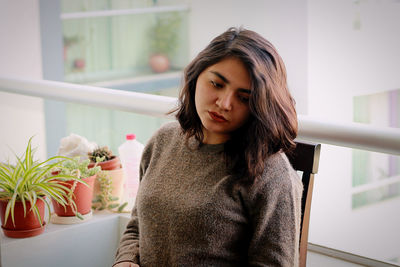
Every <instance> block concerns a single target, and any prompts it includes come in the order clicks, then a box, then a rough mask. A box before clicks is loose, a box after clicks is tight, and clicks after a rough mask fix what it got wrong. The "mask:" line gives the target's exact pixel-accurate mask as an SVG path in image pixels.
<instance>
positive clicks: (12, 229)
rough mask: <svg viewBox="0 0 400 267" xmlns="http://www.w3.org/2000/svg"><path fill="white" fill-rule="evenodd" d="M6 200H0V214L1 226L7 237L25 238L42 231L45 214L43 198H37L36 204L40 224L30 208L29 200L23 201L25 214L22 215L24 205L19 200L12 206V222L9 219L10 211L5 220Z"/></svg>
mask: <svg viewBox="0 0 400 267" xmlns="http://www.w3.org/2000/svg"><path fill="white" fill-rule="evenodd" d="M7 204H8V200H0V214H1V225H2V226H1V227H2V228H3V232H4V234H5V235H6V236H8V237H13V238H25V237H31V236H36V235H39V234H41V233H43V231H44V226H45V224H46V223H45V222H44V216H45V211H44V208H45V203H44V201H43V200H40V199H38V200H37V201H36V206H37V207H38V210H39V214H40V217H41V218H42V225H40V222H39V218H37V217H36V215H35V213H34V212H33V211H31V210H30V208H31V204H30V202H29V201H26V202H25V205H26V216H24V207H23V205H22V202H21V201H16V202H15V208H14V222H15V226H14V224H13V222H12V219H11V213H10V215H9V216H8V218H7V222H5V221H4V220H5V212H6V208H7Z"/></svg>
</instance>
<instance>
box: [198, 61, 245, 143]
mask: <svg viewBox="0 0 400 267" xmlns="http://www.w3.org/2000/svg"><path fill="white" fill-rule="evenodd" d="M250 94H251V80H250V75H249V73H248V71H247V69H246V67H245V65H244V64H243V63H242V61H240V60H239V59H237V58H235V57H229V58H225V59H223V60H221V61H219V62H218V63H216V64H214V65H211V66H209V67H208V68H206V69H205V70H204V71H203V72H202V73H200V75H199V77H198V78H197V83H196V93H195V103H196V110H197V114H198V115H199V117H200V120H201V123H202V125H203V134H204V140H203V143H206V144H220V143H224V142H226V141H227V140H228V139H229V137H230V134H231V133H232V132H233V131H235V130H237V129H238V128H240V127H241V126H242V125H243V124H244V123H245V122H246V121H247V119H248V118H249V115H250V109H249V97H250Z"/></svg>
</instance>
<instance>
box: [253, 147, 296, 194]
mask: <svg viewBox="0 0 400 267" xmlns="http://www.w3.org/2000/svg"><path fill="white" fill-rule="evenodd" d="M302 190H303V184H302V182H301V179H300V177H299V175H298V174H297V172H296V171H295V170H294V169H293V167H292V165H291V164H290V162H289V160H288V158H287V157H286V155H285V154H284V153H281V152H278V153H275V154H273V155H271V156H270V157H268V159H267V160H266V162H265V168H264V172H263V174H262V176H261V177H259V178H257V179H256V180H255V181H254V183H253V185H252V186H251V191H253V193H254V194H258V193H261V194H264V193H265V192H269V193H270V192H274V191H275V192H279V191H280V192H282V193H283V192H284V191H286V192H288V191H291V192H297V193H296V194H298V193H299V192H300V193H301V191H302Z"/></svg>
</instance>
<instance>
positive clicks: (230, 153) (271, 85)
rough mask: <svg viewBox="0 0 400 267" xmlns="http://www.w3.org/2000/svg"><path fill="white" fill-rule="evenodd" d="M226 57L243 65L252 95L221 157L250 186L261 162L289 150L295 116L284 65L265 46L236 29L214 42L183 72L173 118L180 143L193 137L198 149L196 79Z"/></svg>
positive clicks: (258, 38) (252, 34)
mask: <svg viewBox="0 0 400 267" xmlns="http://www.w3.org/2000/svg"><path fill="white" fill-rule="evenodd" d="M227 57H236V58H238V59H240V60H241V61H242V62H243V63H244V64H245V66H246V67H247V69H248V71H249V74H250V78H251V82H252V93H251V95H250V99H249V107H250V113H251V115H250V118H249V119H248V121H247V122H246V123H245V124H244V125H243V126H242V127H241V128H240V129H238V130H236V131H235V132H233V133H231V136H230V139H229V140H228V141H227V142H226V143H225V149H224V152H225V156H226V159H227V164H228V167H229V169H230V170H231V172H232V173H235V174H238V175H240V176H243V175H244V176H245V177H248V178H249V179H250V180H253V179H255V178H257V177H259V176H261V175H262V173H263V170H264V168H265V160H266V159H267V157H269V156H270V155H272V154H274V153H276V152H278V151H283V152H288V151H290V150H291V149H293V148H294V147H295V143H294V141H293V140H294V138H296V136H297V127H298V125H297V114H296V109H295V105H294V100H293V98H292V96H291V95H290V93H289V90H288V86H287V80H286V69H285V65H284V63H283V61H282V59H281V57H280V56H279V54H278V52H277V51H276V49H275V47H274V46H273V45H272V44H271V43H270V42H268V41H267V40H265V39H264V38H263V37H262V36H260V35H259V34H257V33H256V32H253V31H250V30H245V29H241V28H230V29H228V30H227V31H226V32H224V33H222V34H221V35H219V36H217V37H216V38H214V39H213V40H212V41H211V43H210V44H209V45H208V46H207V47H206V48H205V49H204V50H203V51H201V52H200V53H199V54H198V55H197V57H196V58H194V59H193V60H192V62H191V63H190V64H189V65H188V66H187V67H186V68H185V71H184V83H183V88H182V90H181V92H180V96H179V106H178V108H177V109H176V110H175V111H178V112H177V114H176V118H177V120H178V121H179V123H180V125H181V127H182V129H183V132H184V133H185V135H186V138H187V139H188V138H190V137H191V136H194V137H195V138H196V139H197V140H198V141H199V142H200V143H201V141H202V140H203V137H204V136H203V132H202V124H201V121H200V118H199V116H198V114H197V111H196V106H195V90H196V82H197V78H198V77H199V75H200V73H201V72H203V71H204V70H205V69H206V68H207V67H209V66H211V65H214V64H216V63H217V62H219V61H221V60H222V59H225V58H227Z"/></svg>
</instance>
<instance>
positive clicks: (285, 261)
mask: <svg viewBox="0 0 400 267" xmlns="http://www.w3.org/2000/svg"><path fill="white" fill-rule="evenodd" d="M281 159H282V158H281ZM286 162H287V161H286ZM275 163H278V162H275ZM281 163H282V161H280V162H279V164H278V165H281ZM253 187H254V189H253V190H252V192H251V196H250V203H251V204H250V205H251V206H250V207H249V211H250V212H249V215H250V221H251V229H252V231H251V232H252V236H251V239H250V243H249V251H248V265H249V266H290V267H293V266H298V257H299V235H300V218H301V193H302V184H301V181H300V178H299V177H298V176H297V173H296V172H295V171H294V170H292V169H291V167H290V165H287V163H284V164H283V166H275V167H273V168H270V169H268V168H267V172H266V173H264V176H263V177H262V179H260V181H257V182H256V183H255V185H254V186H253Z"/></svg>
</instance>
